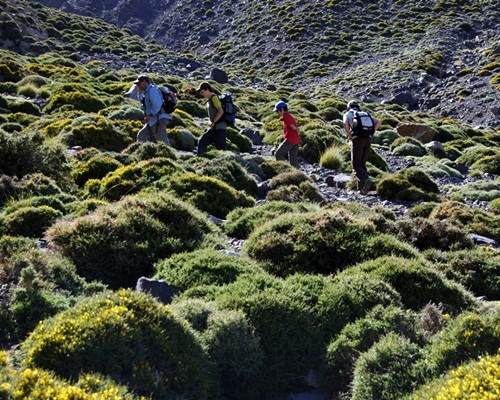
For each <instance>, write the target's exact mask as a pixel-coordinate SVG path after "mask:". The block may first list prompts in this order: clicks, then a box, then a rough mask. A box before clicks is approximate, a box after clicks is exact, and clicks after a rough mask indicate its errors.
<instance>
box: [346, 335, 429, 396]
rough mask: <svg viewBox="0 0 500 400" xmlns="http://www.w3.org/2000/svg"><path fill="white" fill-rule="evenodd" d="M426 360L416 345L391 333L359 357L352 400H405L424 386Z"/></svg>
mask: <svg viewBox="0 0 500 400" xmlns="http://www.w3.org/2000/svg"><path fill="white" fill-rule="evenodd" d="M424 358H425V356H424V354H423V352H422V351H421V349H420V347H419V346H418V345H417V344H415V343H412V342H411V341H410V340H409V339H407V338H405V337H403V336H400V335H398V334H396V333H388V334H387V335H386V336H384V337H383V338H382V339H380V341H378V342H377V343H375V344H374V345H373V346H372V347H371V348H370V349H369V350H368V351H366V352H364V353H361V354H360V356H359V359H358V360H357V362H356V367H355V369H354V380H353V382H352V399H355V400H364V399H366V400H368V399H374V398H375V399H397V398H402V397H403V396H404V395H405V394H407V393H410V392H412V391H413V390H414V389H415V388H416V387H417V386H418V385H419V384H421V383H423V382H424V380H425V373H426V371H425V368H424V366H423V364H424V363H423V361H424ZM419 366H420V367H419Z"/></svg>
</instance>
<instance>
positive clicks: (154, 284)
mask: <svg viewBox="0 0 500 400" xmlns="http://www.w3.org/2000/svg"><path fill="white" fill-rule="evenodd" d="M135 290H136V292H143V293H150V294H151V295H152V296H153V297H156V298H157V299H158V300H159V301H161V302H162V303H164V304H170V303H171V302H172V298H173V297H174V296H175V295H176V294H177V292H178V291H177V289H176V288H174V287H173V286H170V285H169V284H167V283H166V282H165V281H161V280H156V279H149V278H146V277H144V276H141V277H140V278H139V279H138V280H137V284H136V286H135Z"/></svg>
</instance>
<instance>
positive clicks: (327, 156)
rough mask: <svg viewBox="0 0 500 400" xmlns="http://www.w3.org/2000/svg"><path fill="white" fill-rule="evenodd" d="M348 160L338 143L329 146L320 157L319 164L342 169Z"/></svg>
mask: <svg viewBox="0 0 500 400" xmlns="http://www.w3.org/2000/svg"><path fill="white" fill-rule="evenodd" d="M345 163H346V160H345V159H344V156H343V153H342V152H341V151H340V148H339V146H338V145H333V146H330V147H328V148H327V149H326V150H325V152H324V153H323V154H321V157H320V159H319V165H321V166H322V167H323V168H328V169H333V170H342V169H344V166H345Z"/></svg>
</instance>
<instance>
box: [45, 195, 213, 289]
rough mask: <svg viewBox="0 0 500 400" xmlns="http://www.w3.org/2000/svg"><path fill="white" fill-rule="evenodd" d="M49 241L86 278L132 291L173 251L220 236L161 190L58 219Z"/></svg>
mask: <svg viewBox="0 0 500 400" xmlns="http://www.w3.org/2000/svg"><path fill="white" fill-rule="evenodd" d="M47 235H48V238H49V241H50V243H51V244H52V245H53V246H55V247H57V248H58V249H60V251H61V253H62V254H64V255H66V256H68V257H69V258H70V259H72V260H73V262H74V263H75V265H76V267H77V270H78V273H79V274H80V275H82V276H84V277H86V278H87V279H88V280H94V279H97V280H100V281H101V282H104V283H106V284H108V285H109V286H110V287H112V288H119V287H132V286H134V285H135V283H136V281H137V279H138V278H139V277H141V276H149V275H151V273H152V271H153V264H154V263H155V262H156V261H157V260H159V259H163V258H166V257H169V256H170V255H172V254H174V253H180V252H183V251H192V250H195V249H197V248H201V247H203V246H208V245H209V244H212V245H220V243H219V242H218V241H219V240H220V239H219V232H218V230H216V228H215V227H214V226H213V225H211V224H209V223H208V222H207V220H206V218H205V217H204V216H203V215H201V214H200V213H199V212H198V211H196V210H194V209H193V208H192V207H190V206H188V205H187V204H185V203H183V202H182V201H180V200H178V199H175V198H174V197H172V196H171V195H168V194H166V193H163V192H159V193H150V194H148V195H143V196H129V197H126V198H124V199H123V200H121V201H119V202H117V203H115V204H110V205H106V206H103V207H99V208H98V209H97V210H96V212H95V213H92V214H89V215H85V216H82V217H78V218H75V219H74V220H68V221H61V222H59V223H57V224H56V225H54V226H52V228H51V229H50V230H49V231H48V233H47Z"/></svg>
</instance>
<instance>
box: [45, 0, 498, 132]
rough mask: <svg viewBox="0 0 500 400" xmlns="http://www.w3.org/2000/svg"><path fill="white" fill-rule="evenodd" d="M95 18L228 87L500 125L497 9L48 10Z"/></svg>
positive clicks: (484, 2) (141, 5)
mask: <svg viewBox="0 0 500 400" xmlns="http://www.w3.org/2000/svg"><path fill="white" fill-rule="evenodd" d="M41 3H43V4H46V5H48V6H51V7H56V8H59V9H61V10H64V11H68V12H73V13H78V14H81V15H87V16H96V17H100V18H103V19H104V20H105V21H107V22H110V23H112V24H115V25H116V26H118V27H124V28H128V29H129V30H130V31H131V32H132V33H134V34H137V35H139V36H141V37H143V38H145V39H147V40H154V41H156V43H158V44H160V45H161V46H165V47H166V48H168V49H171V50H173V51H174V52H175V53H176V56H175V57H183V56H185V55H187V56H188V57H195V58H197V59H199V60H201V64H200V65H198V64H195V67H194V68H197V67H198V66H199V67H209V68H211V67H221V68H224V69H226V70H227V71H228V72H229V73H230V77H231V78H233V79H237V78H240V79H242V80H245V81H247V82H249V83H253V84H259V85H262V86H264V87H268V86H269V85H270V87H272V85H276V84H282V83H285V84H288V85H292V86H294V87H300V88H301V90H302V91H304V92H305V93H306V94H307V95H308V96H311V97H313V96H314V90H315V89H316V88H318V87H321V88H324V87H325V86H327V87H331V90H332V93H335V94H337V95H339V96H341V97H356V98H360V99H361V100H363V101H365V102H377V103H380V102H390V103H395V104H399V105H402V106H405V107H407V108H408V109H410V110H412V111H419V110H432V111H433V112H435V113H436V114H437V115H439V116H440V117H447V118H454V119H459V120H461V121H463V122H467V123H470V124H473V125H483V126H498V125H500V93H499V85H500V46H499V38H500V35H499V32H498V28H497V21H498V20H499V17H500V11H499V10H498V5H497V2H496V1H494V0H481V1H477V0H432V1H419V0H411V1H405V2H402V1H390V0H381V1H377V2H376V4H373V2H369V1H366V0H359V1H347V0H339V1H335V2H334V1H326V0H324V1H291V0H285V1H280V2H274V1H256V0H253V1H223V2H214V1H211V0H203V1H202V0H188V1H179V0H170V1H166V2H160V1H157V0H146V1H141V2H139V1H137V0H120V1H118V0H111V1H106V2H98V1H95V0H80V1H73V0H41Z"/></svg>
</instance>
